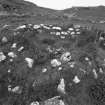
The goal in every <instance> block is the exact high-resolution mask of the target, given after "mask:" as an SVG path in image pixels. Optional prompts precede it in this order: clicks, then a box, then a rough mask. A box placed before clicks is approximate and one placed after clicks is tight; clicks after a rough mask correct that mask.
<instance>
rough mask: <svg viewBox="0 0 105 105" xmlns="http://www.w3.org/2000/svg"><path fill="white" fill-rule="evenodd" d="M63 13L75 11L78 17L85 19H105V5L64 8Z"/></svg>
mask: <svg viewBox="0 0 105 105" xmlns="http://www.w3.org/2000/svg"><path fill="white" fill-rule="evenodd" d="M63 13H66V14H71V13H75V16H76V17H80V18H85V19H96V20H98V19H104V17H105V6H97V7H72V8H69V9H65V10H63Z"/></svg>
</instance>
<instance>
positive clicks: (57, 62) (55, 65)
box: [51, 59, 61, 67]
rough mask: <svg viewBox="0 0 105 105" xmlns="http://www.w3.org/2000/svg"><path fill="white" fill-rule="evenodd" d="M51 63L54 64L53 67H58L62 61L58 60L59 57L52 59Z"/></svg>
mask: <svg viewBox="0 0 105 105" xmlns="http://www.w3.org/2000/svg"><path fill="white" fill-rule="evenodd" d="M51 65H52V67H57V66H60V65H61V62H60V61H58V60H57V59H53V60H51Z"/></svg>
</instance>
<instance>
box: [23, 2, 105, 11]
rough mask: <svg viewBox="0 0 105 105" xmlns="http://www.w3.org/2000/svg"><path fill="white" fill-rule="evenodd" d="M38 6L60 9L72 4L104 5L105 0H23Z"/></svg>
mask: <svg viewBox="0 0 105 105" xmlns="http://www.w3.org/2000/svg"><path fill="white" fill-rule="evenodd" d="M25 1H30V2H33V3H35V4H37V5H38V6H41V7H47V8H51V9H56V10H62V9H66V8H70V7H73V6H99V5H105V0H25Z"/></svg>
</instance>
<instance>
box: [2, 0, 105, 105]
mask: <svg viewBox="0 0 105 105" xmlns="http://www.w3.org/2000/svg"><path fill="white" fill-rule="evenodd" d="M23 7H24V8H26V10H24V9H23ZM30 7H32V8H33V9H31V10H30ZM0 8H1V14H0V23H1V25H0V105H104V104H105V96H104V94H105V82H104V79H105V76H104V73H105V32H104V30H102V28H101V30H100V29H99V28H98V29H97V28H96V27H91V26H90V27H88V26H84V25H80V24H74V23H73V21H72V19H74V20H75V17H76V16H74V15H71V16H72V19H71V18H70V16H68V14H67V13H68V10H69V9H68V10H65V13H66V15H65V14H64V11H62V12H61V11H55V10H51V9H45V10H43V8H42V7H38V6H36V5H34V4H31V3H28V2H24V1H22V0H19V1H18V2H17V1H16V0H5V1H3V0H1V1H0ZM100 8H101V9H103V8H104V7H100ZM100 8H99V10H100ZM77 9H79V8H75V9H74V8H73V10H72V11H74V10H75V11H77ZM85 10H86V11H88V10H89V11H90V9H89V8H85ZM26 11H27V12H26ZM35 11H37V12H35ZM70 11H71V10H70ZM80 11H81V8H80ZM92 11H93V10H92ZM50 13H51V14H50ZM58 13H59V14H58ZM83 13H84V12H83ZM92 13H93V12H92ZM71 14H72V13H71ZM79 14H80V13H79ZM50 15H51V16H50ZM80 16H81V14H80ZM68 17H69V19H68ZM70 20H71V21H70ZM68 21H70V22H69V23H68V24H67V22H68ZM75 23H76V21H75ZM77 23H78V22H77ZM81 24H82V22H81ZM103 24H104V23H102V25H103Z"/></svg>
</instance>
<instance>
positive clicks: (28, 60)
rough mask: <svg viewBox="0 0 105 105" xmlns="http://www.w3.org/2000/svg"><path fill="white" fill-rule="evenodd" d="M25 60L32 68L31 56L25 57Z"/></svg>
mask: <svg viewBox="0 0 105 105" xmlns="http://www.w3.org/2000/svg"><path fill="white" fill-rule="evenodd" d="M25 61H26V62H27V63H28V67H29V68H32V66H33V63H34V60H33V59H31V58H25Z"/></svg>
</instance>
